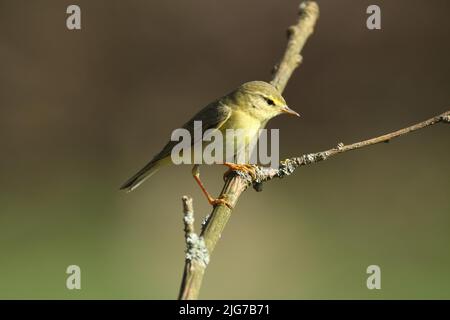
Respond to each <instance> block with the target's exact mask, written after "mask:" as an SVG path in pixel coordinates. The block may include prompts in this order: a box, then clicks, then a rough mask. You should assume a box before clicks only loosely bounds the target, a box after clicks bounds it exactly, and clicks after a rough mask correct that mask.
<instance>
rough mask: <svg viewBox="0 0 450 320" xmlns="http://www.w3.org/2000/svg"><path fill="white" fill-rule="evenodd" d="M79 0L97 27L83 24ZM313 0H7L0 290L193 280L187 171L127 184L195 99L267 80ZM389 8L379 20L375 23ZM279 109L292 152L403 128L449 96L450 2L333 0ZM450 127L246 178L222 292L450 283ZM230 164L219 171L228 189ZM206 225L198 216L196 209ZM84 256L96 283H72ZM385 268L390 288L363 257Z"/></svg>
mask: <svg viewBox="0 0 450 320" xmlns="http://www.w3.org/2000/svg"><path fill="white" fill-rule="evenodd" d="M74 3H75V4H78V5H80V7H81V10H82V30H81V31H69V30H67V29H66V25H65V19H66V16H67V15H66V13H65V11H66V8H67V6H68V5H69V4H74ZM298 3H299V1H298V0H295V1H275V0H272V1H269V0H264V1H261V0H246V1H242V0H227V1H223V0H222V1H218V0H214V1H212V0H196V1H192V0H189V1H177V2H174V1H144V0H140V1H138V0H130V1H112V0H108V1H106V0H105V1H103V0H96V1H87V0H78V1H61V0H58V1H57V0H53V1H47V0H40V1H25V0H0V63H1V65H0V68H1V73H0V87H1V89H0V145H1V149H0V150H1V157H0V159H1V160H0V161H1V166H0V177H1V185H0V298H63V299H72V298H88V299H90V298H137V299H173V298H175V297H176V296H177V292H178V288H179V284H180V280H181V275H182V269H183V263H184V253H183V251H184V239H183V232H182V213H181V200H180V198H181V196H182V195H183V194H189V195H192V196H193V197H194V199H195V203H194V204H195V209H196V217H197V219H198V220H201V218H202V217H203V216H204V215H206V214H207V213H208V212H209V211H210V207H209V206H208V205H207V203H206V201H205V199H204V198H203V196H202V194H201V193H200V190H199V189H198V188H197V186H196V185H195V183H194V181H193V179H192V178H191V172H190V169H191V168H190V167H187V166H179V167H172V168H166V169H164V170H161V171H160V172H159V173H158V174H156V175H155V176H153V178H152V179H150V180H148V182H146V183H145V184H144V185H143V186H142V187H141V188H139V189H138V190H137V191H136V192H133V193H131V194H125V193H122V192H119V191H118V187H119V186H120V184H121V183H122V182H123V181H124V180H125V179H126V178H128V177H129V176H130V175H131V174H133V173H134V172H135V171H136V170H137V169H139V168H140V167H141V166H142V165H143V164H145V162H146V161H147V160H149V158H151V157H152V156H153V154H154V153H155V152H157V151H159V148H160V147H162V145H163V144H164V143H165V142H166V141H167V140H168V138H169V135H170V133H171V131H172V130H173V129H174V128H176V127H179V126H180V124H182V123H183V122H184V121H185V120H187V119H188V118H189V117H190V116H191V115H192V114H193V113H194V112H195V111H197V110H198V109H199V108H201V107H202V106H203V105H205V104H206V103H208V102H209V101H212V100H213V99H215V98H217V97H219V96H221V95H222V94H224V93H227V92H229V91H230V90H231V89H232V88H234V87H236V86H238V85H239V84H241V83H243V82H245V81H249V80H255V79H259V80H268V79H270V70H271V68H272V66H273V65H274V64H275V63H276V62H277V61H278V60H279V58H280V56H281V54H282V52H283V50H284V48H285V42H286V40H285V30H286V28H287V27H288V26H289V25H290V24H292V23H293V22H294V21H295V20H296V8H297V6H298ZM370 4H378V5H380V6H381V10H382V30H379V31H369V30H368V29H367V28H366V18H367V14H366V8H367V6H368V5H370ZM319 5H320V8H321V17H320V19H319V22H318V25H317V28H316V31H315V33H314V34H313V36H312V37H311V38H310V40H309V41H308V43H307V45H306V47H305V49H304V51H303V55H304V62H303V65H302V66H301V67H300V69H298V70H297V72H296V73H295V74H294V76H293V78H292V79H291V81H290V83H289V85H288V87H287V89H286V91H285V97H286V100H287V101H288V103H289V105H290V106H292V107H293V108H294V109H295V110H297V111H299V112H300V113H301V114H302V116H303V117H302V118H300V119H294V118H291V117H278V118H277V119H275V120H273V121H272V122H270V125H269V127H271V128H280V143H281V157H282V158H283V157H288V156H293V155H300V154H303V153H306V152H313V151H319V150H323V149H327V148H329V147H332V146H335V145H336V144H337V143H338V142H341V141H342V142H344V143H351V142H354V141H358V140H361V139H365V138H369V137H372V136H376V135H379V134H382V133H386V132H389V131H392V130H395V129H398V128H401V127H404V126H407V125H410V124H413V123H415V122H418V121H421V120H424V119H427V118H429V117H431V116H433V115H435V114H438V113H441V112H444V111H445V110H447V109H449V106H450V90H449V89H450V59H449V57H450V41H449V39H450V19H449V12H450V11H449V9H450V5H449V2H448V1H447V0H433V1H427V2H424V1H419V0H413V1H412V0H397V1H361V0H340V1H334V0H329V1H319ZM449 159H450V151H449V128H448V126H447V127H446V126H444V125H436V126H433V127H431V128H427V129H425V130H422V131H420V132H417V133H414V134H411V135H408V136H406V137H403V138H400V139H398V140H394V141H392V142H391V143H389V144H383V145H377V146H373V147H370V148H368V149H364V150H360V151H357V152H351V153H346V154H343V155H340V156H338V157H336V158H334V159H332V160H329V161H326V162H323V163H320V164H317V165H314V166H307V167H303V168H301V169H300V170H298V171H297V172H296V173H295V175H293V176H291V177H289V178H286V179H284V180H282V181H281V180H279V181H273V182H271V183H268V184H266V185H265V189H264V191H263V192H262V193H256V192H254V191H253V190H249V191H247V192H246V193H245V194H244V195H243V196H242V197H241V199H240V201H239V204H238V206H237V207H236V210H235V211H234V213H233V216H232V218H231V220H230V222H229V224H228V226H227V227H226V230H225V232H224V234H223V236H222V239H221V241H220V242H219V245H218V247H217V249H216V251H215V252H214V255H213V257H212V261H211V263H210V265H209V267H208V270H207V273H206V276H205V279H204V287H203V289H202V292H201V297H202V298H205V299H227V298H237V299H241V298H243V299H246V298H249V299H260V298H261V299H272V298H273V299H284V298H286V299H307V298H311V299H322V298H326V299H329V298H339V299H354V298H364V299H365V298H369V299H379V298H388V299H391V298H402V299H409V298H425V299H428V298H450V272H449V269H450V250H449V247H450V199H449V190H450V171H449ZM224 171H225V169H224V168H223V167H219V166H217V167H211V168H203V171H202V172H203V177H204V181H205V183H206V184H207V186H208V188H210V189H211V191H213V192H214V193H215V194H217V193H218V192H219V191H220V188H221V186H222V173H223V172H224ZM198 222H199V221H198ZM71 264H76V265H79V266H80V267H81V272H82V280H81V282H82V290H79V291H76V290H74V291H69V290H67V289H66V287H65V281H66V277H67V275H66V273H65V270H66V267H67V266H68V265H71ZM371 264H376V265H379V266H380V267H381V272H382V277H381V286H382V289H381V290H372V291H371V290H368V289H367V288H366V278H367V276H368V275H367V274H366V268H367V266H369V265H371Z"/></svg>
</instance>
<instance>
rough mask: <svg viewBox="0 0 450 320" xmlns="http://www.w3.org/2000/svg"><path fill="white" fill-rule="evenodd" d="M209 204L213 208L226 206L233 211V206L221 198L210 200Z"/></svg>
mask: <svg viewBox="0 0 450 320" xmlns="http://www.w3.org/2000/svg"><path fill="white" fill-rule="evenodd" d="M208 202H209V204H210V205H212V206H213V207H216V206H220V205H225V206H227V207H228V208H229V209H231V210H233V206H232V205H231V204H230V203H229V202H228V201H227V200H225V199H224V198H223V197H219V198H216V199H214V198H210V199H208Z"/></svg>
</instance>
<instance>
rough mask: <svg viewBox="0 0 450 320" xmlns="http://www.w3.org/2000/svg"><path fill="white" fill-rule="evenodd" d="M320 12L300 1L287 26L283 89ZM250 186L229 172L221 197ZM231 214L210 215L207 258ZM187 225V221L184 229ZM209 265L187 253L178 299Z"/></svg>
mask: <svg viewBox="0 0 450 320" xmlns="http://www.w3.org/2000/svg"><path fill="white" fill-rule="evenodd" d="M318 16H319V6H318V5H317V3H315V2H314V1H304V2H302V3H301V4H300V8H299V19H298V22H297V24H295V25H294V26H291V27H290V28H289V30H288V44H287V47H286V51H285V54H284V56H283V58H282V59H281V62H280V63H279V65H278V67H277V68H275V70H274V76H273V80H272V81H271V83H272V84H273V85H274V86H275V87H276V88H277V89H278V90H279V91H280V92H282V91H283V90H284V88H285V87H286V84H287V82H288V81H289V78H290V77H291V75H292V73H293V72H294V70H295V68H297V67H298V66H299V64H300V61H301V56H300V51H301V50H302V48H303V46H304V44H305V42H306V40H307V39H308V37H309V36H310V35H311V33H312V32H313V29H314V25H315V23H316V20H317V18H318ZM247 187H248V183H247V181H246V180H245V179H242V178H239V176H238V175H237V176H233V177H232V175H230V177H229V178H228V179H227V181H226V182H225V186H224V187H223V190H222V193H221V197H222V198H224V199H227V202H228V203H229V204H231V206H232V207H234V206H235V205H236V202H237V200H238V199H239V196H240V195H241V193H242V192H244V190H245V189H246V188H247ZM184 199H185V198H184V197H183V203H185V202H186V200H184ZM230 215H231V209H229V208H228V207H227V206H216V207H215V208H214V209H213V211H212V213H211V214H210V215H209V216H208V218H207V219H205V223H204V225H203V230H202V232H201V234H200V237H199V240H201V241H202V242H203V241H204V244H205V246H206V253H207V254H208V259H209V255H211V253H212V252H213V250H214V248H215V247H216V244H217V241H218V240H219V238H220V236H221V234H222V231H223V229H224V228H225V226H226V224H227V222H228V219H229V218H230ZM186 228H187V227H186V225H185V229H186ZM188 246H189V245H188ZM188 251H189V249H188ZM206 265H207V263H206V264H205V263H203V264H202V263H199V261H197V259H191V258H188V256H186V263H185V268H184V274H183V280H182V284H181V289H180V294H179V299H197V298H198V294H199V291H200V286H201V283H202V279H203V274H204V272H205V268H206Z"/></svg>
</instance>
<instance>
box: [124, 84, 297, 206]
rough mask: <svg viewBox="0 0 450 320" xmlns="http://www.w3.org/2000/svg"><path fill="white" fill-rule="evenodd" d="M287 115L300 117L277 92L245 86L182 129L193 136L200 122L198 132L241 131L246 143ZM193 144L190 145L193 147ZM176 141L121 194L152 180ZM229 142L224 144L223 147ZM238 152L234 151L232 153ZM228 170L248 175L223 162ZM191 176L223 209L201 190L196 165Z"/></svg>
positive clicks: (267, 87) (260, 86) (238, 166)
mask: <svg viewBox="0 0 450 320" xmlns="http://www.w3.org/2000/svg"><path fill="white" fill-rule="evenodd" d="M282 113H287V114H291V115H295V116H298V117H299V116H300V115H299V114H298V113H297V112H295V111H294V110H292V109H290V108H289V107H288V106H287V104H286V101H285V100H284V98H283V97H282V95H281V94H280V93H279V91H278V90H277V89H276V88H275V87H274V86H272V85H271V84H269V83H267V82H264V81H251V82H246V83H244V84H242V85H241V86H239V87H238V88H237V89H235V90H233V91H232V92H231V93H229V94H227V95H225V96H223V97H222V98H220V99H218V100H216V101H214V102H212V103H210V104H209V105H207V106H206V107H204V108H203V109H202V110H200V111H199V112H198V113H197V114H196V115H195V116H193V117H192V118H191V119H190V120H189V121H188V122H186V123H185V124H184V125H183V128H184V129H187V130H188V131H189V132H190V134H191V136H193V135H194V121H201V124H202V132H205V131H206V130H208V129H213V130H219V131H220V132H221V133H222V134H223V136H224V137H225V136H226V134H225V132H226V130H227V129H234V130H236V129H244V130H245V134H246V137H245V143H249V141H250V140H251V139H252V138H255V137H257V135H258V134H259V129H263V128H264V127H265V126H266V124H267V122H268V121H269V120H270V119H272V118H273V117H275V116H277V115H280V114H282ZM196 142H197V141H192V144H191V146H192V145H194V144H195V143H196ZM177 143H178V141H169V142H168V143H167V144H166V145H165V147H164V148H163V149H162V150H161V152H159V153H158V154H157V155H156V156H154V157H153V159H152V160H151V161H150V162H149V163H147V165H145V166H144V167H143V168H142V169H141V170H140V171H139V172H137V173H136V174H135V175H134V176H132V177H131V178H130V179H128V180H127V181H126V182H125V183H124V184H123V185H122V186H121V187H120V189H121V190H126V191H132V190H134V189H136V188H137V187H138V186H139V185H140V184H141V183H142V182H144V181H145V180H146V179H147V178H149V177H150V176H152V175H153V174H154V173H155V172H156V171H157V170H158V169H159V168H160V167H162V166H164V165H167V164H170V163H172V161H171V152H172V148H173V147H174V146H175V145H176V144H177ZM227 143H230V141H228V142H227V141H225V145H226V144H227ZM235 152H238V150H235ZM223 164H224V165H226V166H227V167H229V169H230V170H242V171H250V172H251V168H250V166H249V165H245V164H244V165H242V164H236V163H232V162H224V163H223ZM192 175H193V177H194V179H195V180H196V182H197V183H198V185H199V186H200V188H201V190H202V191H203V193H204V194H205V196H206V198H207V199H208V202H209V203H210V204H211V205H213V206H216V205H227V206H229V204H228V203H227V202H226V200H225V199H220V198H218V199H215V198H213V197H212V196H211V195H210V194H209V192H208V191H207V190H206V188H205V187H204V185H203V183H202V182H201V180H200V171H199V165H194V168H193V169H192Z"/></svg>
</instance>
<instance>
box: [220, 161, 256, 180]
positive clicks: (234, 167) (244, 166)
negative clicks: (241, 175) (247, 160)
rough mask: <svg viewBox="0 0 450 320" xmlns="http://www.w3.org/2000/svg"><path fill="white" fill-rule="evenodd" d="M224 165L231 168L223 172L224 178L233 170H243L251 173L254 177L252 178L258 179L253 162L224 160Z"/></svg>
mask: <svg viewBox="0 0 450 320" xmlns="http://www.w3.org/2000/svg"><path fill="white" fill-rule="evenodd" d="M224 165H225V166H227V167H228V168H229V169H228V171H226V172H225V173H224V174H223V178H224V180H225V179H226V178H227V177H228V175H229V174H230V173H231V172H233V171H241V172H245V173H248V174H249V175H250V177H252V180H255V179H256V169H255V166H254V165H252V164H237V163H231V162H224Z"/></svg>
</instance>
